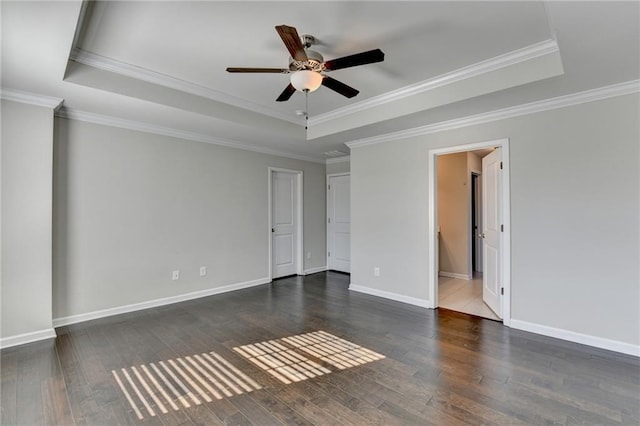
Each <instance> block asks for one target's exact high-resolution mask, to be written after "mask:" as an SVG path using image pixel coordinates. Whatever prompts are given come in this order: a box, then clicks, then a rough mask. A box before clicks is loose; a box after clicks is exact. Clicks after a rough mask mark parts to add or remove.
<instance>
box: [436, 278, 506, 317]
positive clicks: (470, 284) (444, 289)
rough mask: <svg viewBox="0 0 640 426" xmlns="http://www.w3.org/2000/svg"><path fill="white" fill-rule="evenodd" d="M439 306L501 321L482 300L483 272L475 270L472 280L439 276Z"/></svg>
mask: <svg viewBox="0 0 640 426" xmlns="http://www.w3.org/2000/svg"><path fill="white" fill-rule="evenodd" d="M438 298H439V300H438V306H439V307H441V308H447V309H451V310H452V311H458V312H464V313H465V314H471V315H477V316H479V317H483V318H488V319H492V320H496V321H500V318H498V317H497V316H496V314H495V313H493V311H492V310H491V309H490V308H489V307H488V306H487V305H486V304H485V303H484V302H483V301H482V274H481V273H478V272H474V275H473V279H472V280H470V281H469V280H462V279H458V278H448V277H438Z"/></svg>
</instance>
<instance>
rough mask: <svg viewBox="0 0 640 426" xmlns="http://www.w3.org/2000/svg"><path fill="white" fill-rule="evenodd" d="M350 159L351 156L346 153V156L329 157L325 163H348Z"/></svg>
mask: <svg viewBox="0 0 640 426" xmlns="http://www.w3.org/2000/svg"><path fill="white" fill-rule="evenodd" d="M350 161H351V156H349V155H345V156H344V157H336V158H327V159H326V160H325V164H336V163H348V162H350Z"/></svg>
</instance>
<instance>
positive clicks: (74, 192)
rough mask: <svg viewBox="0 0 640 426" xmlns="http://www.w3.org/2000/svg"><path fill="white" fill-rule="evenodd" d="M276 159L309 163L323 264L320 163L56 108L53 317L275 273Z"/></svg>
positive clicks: (311, 236)
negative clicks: (107, 122) (272, 184)
mask: <svg viewBox="0 0 640 426" xmlns="http://www.w3.org/2000/svg"><path fill="white" fill-rule="evenodd" d="M268 167H279V168H287V169H295V170H302V171H303V173H304V252H305V256H304V257H305V261H304V262H305V264H304V268H305V269H310V268H314V267H322V266H324V265H325V253H326V248H325V234H326V229H325V212H326V206H325V198H326V196H325V189H324V188H325V179H326V178H325V166H324V165H323V164H316V163H309V162H304V161H298V160H292V159H287V158H281V157H275V156H271V155H265V154H259V153H253V152H248V151H241V150H237V149H232V148H226V147H220V146H215V145H209V144H204V143H198V142H192V141H186V140H178V139H173V138H170V137H164V136H158V135H153V134H148V133H141V132H136V131H130V130H124V129H119V128H114V127H107V126H101V125H96V124H89V123H84V122H78V121H74V120H66V119H56V134H55V150H54V199H55V202H54V244H55V245H54V285H53V317H54V318H64V317H68V316H73V315H79V314H86V313H91V312H94V311H98V310H102V309H108V308H117V307H120V306H124V305H128V304H134V303H139V302H145V301H150V300H155V299H161V298H167V297H172V296H177V295H182V294H186V293H190V292H195V291H202V290H207V289H212V288H216V287H221V286H226V285H231V284H237V283H246V282H249V281H254V280H261V279H265V278H267V277H268V267H269V265H268V244H269V237H268V232H267V231H268V223H267V221H268V216H267V215H268ZM307 252H310V253H311V259H307V258H306V253H307ZM200 266H207V268H208V275H207V276H205V277H200V276H199V268H200ZM175 269H177V270H180V273H181V277H180V280H178V281H172V280H171V271H172V270H175Z"/></svg>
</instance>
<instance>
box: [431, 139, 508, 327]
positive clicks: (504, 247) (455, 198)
mask: <svg viewBox="0 0 640 426" xmlns="http://www.w3.org/2000/svg"><path fill="white" fill-rule="evenodd" d="M508 142H509V141H508V139H502V140H497V141H487V142H482V143H476V144H468V145H459V146H454V147H449V148H441V149H436V150H431V151H429V169H430V172H429V175H430V182H429V235H428V236H429V247H430V251H429V265H430V267H431V272H430V273H429V296H430V297H429V299H430V301H431V303H430V305H431V306H430V307H432V308H437V307H439V306H442V307H446V308H449V309H453V310H458V311H462V312H465V311H467V313H471V314H474V315H479V316H484V317H486V318H491V319H502V320H503V322H504V323H505V325H509V322H510V303H509V300H510V220H509V219H510V216H509V206H510V204H509V191H508V188H509V161H508V160H509V151H508V149H509V144H508ZM454 154H455V155H454ZM446 156H449V158H448V160H449V165H448V166H447V167H448V169H446V168H445V166H444V164H446V163H445V162H444V160H445V159H446ZM473 156H478V157H482V158H483V159H482V165H481V166H480V165H479V164H480V162H479V160H480V158H476V159H475V160H473V161H472V160H471V158H472V157H473ZM467 157H468V158H469V161H468V162H467V161H466V160H467ZM441 159H442V160H443V162H440V160H441ZM454 159H455V161H453V160H454ZM472 163H474V164H475V165H474V164H472ZM447 170H448V171H447ZM445 172H447V173H449V175H451V176H448V178H449V180H450V182H449V187H448V188H447V187H441V183H439V181H440V179H444V178H445V177H446V173H445ZM439 190H440V191H441V193H439ZM454 192H455V193H454ZM452 194H453V195H452ZM480 204H481V206H480ZM447 208H448V210H447ZM453 222H455V224H454V223H453ZM476 227H477V229H476ZM477 230H479V231H480V232H477ZM479 246H480V247H479ZM440 292H442V294H440ZM465 298H466V299H465ZM474 307H475V310H474ZM489 307H490V308H489Z"/></svg>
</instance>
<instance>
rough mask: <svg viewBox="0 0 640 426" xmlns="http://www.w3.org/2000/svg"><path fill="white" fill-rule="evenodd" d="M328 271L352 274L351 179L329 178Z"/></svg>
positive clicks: (331, 176) (329, 176)
mask: <svg viewBox="0 0 640 426" xmlns="http://www.w3.org/2000/svg"><path fill="white" fill-rule="evenodd" d="M327 180H328V183H327V269H330V270H333V271H340V272H346V273H349V272H351V195H350V194H351V178H350V175H349V174H348V173H343V174H332V175H328V176H327Z"/></svg>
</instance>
